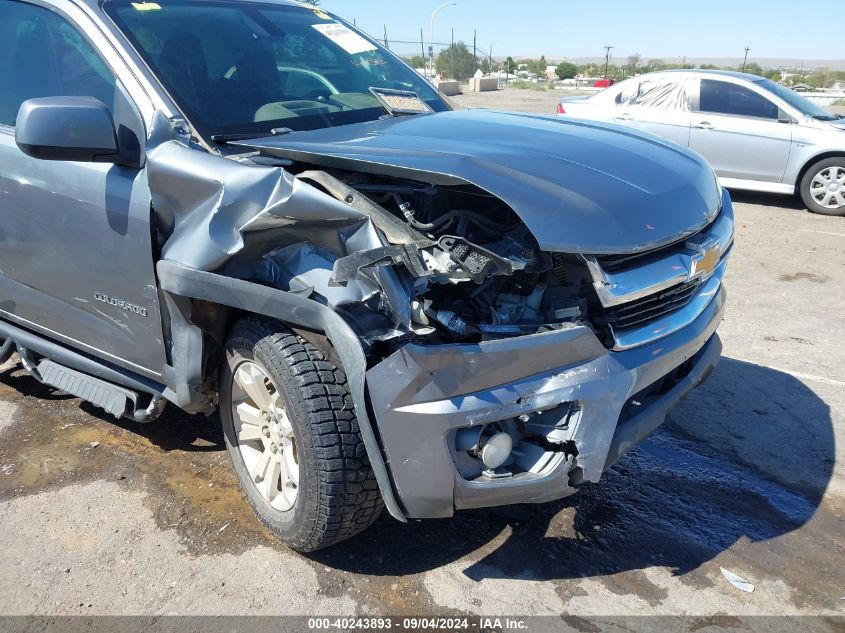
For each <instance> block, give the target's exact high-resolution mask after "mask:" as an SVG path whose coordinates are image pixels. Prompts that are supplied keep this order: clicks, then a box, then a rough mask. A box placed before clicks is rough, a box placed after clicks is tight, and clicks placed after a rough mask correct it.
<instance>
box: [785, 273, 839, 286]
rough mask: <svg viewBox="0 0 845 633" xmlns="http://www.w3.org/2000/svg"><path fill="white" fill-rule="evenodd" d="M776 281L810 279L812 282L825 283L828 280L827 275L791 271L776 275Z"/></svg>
mask: <svg viewBox="0 0 845 633" xmlns="http://www.w3.org/2000/svg"><path fill="white" fill-rule="evenodd" d="M778 281H786V282H792V281H810V282H812V283H814V284H826V283H827V282H829V281H830V277H828V276H827V275H818V274H816V273H792V274H783V275H778Z"/></svg>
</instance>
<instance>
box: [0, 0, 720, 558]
mask: <svg viewBox="0 0 845 633" xmlns="http://www.w3.org/2000/svg"><path fill="white" fill-rule="evenodd" d="M0 63H2V64H3V65H4V68H3V73H4V76H5V77H7V78H8V77H11V76H15V77H17V79H16V80H15V81H14V82H11V83H7V84H6V87H5V88H4V90H3V92H2V93H0V227H2V230H0V295H2V296H0V339H2V340H3V342H2V347H0V360H2V361H4V362H5V361H6V360H8V359H9V358H10V357H11V354H12V353H13V351H15V350H16V351H17V352H18V354H19V356H20V361H21V363H22V364H23V366H24V367H25V368H26V370H28V371H29V372H30V373H31V374H32V375H33V376H34V377H35V378H37V379H38V380H39V381H41V382H42V383H44V384H46V385H49V386H52V387H54V388H56V389H60V390H63V391H66V392H69V393H71V394H75V395H77V396H79V397H81V398H84V399H86V400H88V401H90V402H92V403H94V404H95V405H97V406H99V407H101V408H103V409H104V410H105V411H107V412H108V413H110V414H112V415H114V416H117V417H124V418H128V419H130V420H133V421H134V422H136V423H139V424H140V423H149V422H153V421H154V420H156V418H158V417H159V416H160V415H161V413H162V412H163V410H164V409H165V406H166V405H167V404H168V403H170V404H171V405H173V406H176V407H179V408H181V409H182V410H184V411H187V412H190V413H199V414H207V415H210V414H213V413H214V412H216V411H219V414H220V422H221V423H222V426H223V431H224V435H225V441H226V444H227V446H228V450H229V453H230V455H231V459H232V464H233V467H234V470H235V472H236V473H237V476H238V478H239V480H240V483H241V486H242V488H243V491H244V494H245V496H246V498H247V499H248V501H249V503H250V504H251V505H252V507H253V508H254V509H255V511H256V513H257V514H258V516H259V517H260V518H261V520H262V521H263V522H264V523H265V525H267V527H268V528H269V529H270V530H272V531H273V532H274V533H276V534H278V535H279V536H280V537H281V538H283V539H284V540H285V541H286V542H287V543H288V544H290V546H291V547H293V548H295V549H298V550H301V551H312V550H316V549H319V548H321V547H327V546H329V545H332V544H333V543H336V542H338V541H339V540H342V539H345V538H348V537H351V536H353V535H354V534H356V533H358V532H360V531H361V530H363V529H365V528H366V527H367V526H369V525H370V524H371V523H372V522H373V521H374V520H375V519H376V517H377V516H378V515H379V513H380V512H381V510H382V508H383V507H386V509H387V511H388V512H389V513H390V514H391V515H393V516H394V517H395V518H396V519H398V520H400V521H407V520H408V519H422V518H429V517H447V516H451V515H452V514H453V513H454V512H455V511H456V510H461V509H465V508H478V507H485V506H496V505H502V504H510V503H538V502H543V501H548V500H552V499H557V498H560V497H563V496H565V495H568V494H572V493H574V492H576V491H577V489H578V488H579V487H580V486H582V485H583V484H585V483H586V482H596V481H598V480H599V479H600V477H601V475H602V473H603V472H605V471H606V470H607V469H608V468H609V467H610V466H611V465H613V464H614V463H615V462H616V461H617V460H618V459H619V458H620V457H621V456H622V455H623V454H624V453H625V452H626V451H627V450H629V449H630V448H631V447H632V446H634V445H636V444H637V443H638V442H640V441H642V440H643V439H644V438H645V437H646V436H647V435H648V434H649V433H651V432H652V431H654V430H655V429H656V428H657V427H658V426H659V425H660V424H661V423H662V422H663V420H664V418H665V416H666V412H667V411H668V410H669V409H670V408H671V407H672V406H673V405H674V404H675V403H676V402H677V401H678V400H679V399H680V398H681V397H682V396H683V395H684V394H685V393H687V392H688V391H689V390H690V389H692V388H693V387H695V386H696V385H698V384H700V383H701V382H702V381H703V380H705V379H706V378H707V376H708V375H709V374H710V372H711V371H712V370H713V367H714V366H715V364H716V362H717V359H718V358H719V354H720V349H721V348H720V342H719V339H718V336H717V335H716V333H715V330H716V327H717V326H718V324H719V322H720V320H721V318H722V314H723V310H724V304H725V292H724V289H723V288H722V279H723V276H724V273H725V267H726V265H727V260H728V256H729V253H730V250H731V247H732V244H733V224H734V221H733V211H732V207H731V202H730V198H729V197H728V195H727V194H726V193H725V192H724V191H723V190H722V189H721V188H720V187H719V185H718V183H717V181H716V177H715V175H714V174H713V171H712V170H711V169H710V168H709V167H708V166H707V164H706V163H705V162H704V161H703V160H702V159H701V158H699V157H698V156H697V155H695V154H694V153H692V152H689V151H688V150H686V149H683V148H680V147H677V146H675V145H673V144H669V143H664V142H662V141H660V140H658V139H655V138H653V137H651V136H644V135H641V134H638V133H636V132H634V131H624V130H620V129H618V128H616V127H611V126H606V125H600V124H591V123H583V122H577V121H566V120H555V119H549V118H547V117H536V116H528V115H526V116H521V115H515V114H506V113H496V112H486V111H472V110H462V111H453V110H452V109H451V108H450V106H449V104H448V103H447V102H445V101H444V100H443V99H442V98H441V97H440V96H439V95H438V93H437V92H436V91H435V90H434V89H433V88H432V87H431V86H430V85H429V84H428V83H427V82H426V81H425V80H424V79H423V78H421V77H420V76H419V75H418V74H417V73H415V72H414V71H413V70H412V69H410V68H408V67H407V66H406V65H404V64H403V63H402V62H400V61H399V60H398V59H397V58H396V57H395V56H394V55H392V54H391V53H390V52H389V51H388V50H386V49H384V48H382V47H380V46H379V45H378V44H376V43H375V42H374V41H372V40H371V39H369V38H368V37H366V36H365V35H363V34H362V33H360V32H359V31H357V30H356V29H355V28H354V27H353V26H351V25H349V24H348V23H346V22H344V21H343V20H340V19H339V18H336V17H334V16H332V15H330V14H327V13H325V12H324V11H322V10H320V9H315V8H313V7H306V6H304V5H300V4H297V3H292V2H283V1H275V0H274V1H267V2H258V1H251V0H232V1H228V0H227V1H211V0H157V1H156V2H146V1H141V2H130V1H129V0H106V1H105V2H101V1H100V0H46V1H43V0H37V1H36V0H32V1H30V0H0ZM209 423H216V421H210V422H209ZM174 458H175V457H174Z"/></svg>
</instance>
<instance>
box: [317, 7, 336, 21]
mask: <svg viewBox="0 0 845 633" xmlns="http://www.w3.org/2000/svg"><path fill="white" fill-rule="evenodd" d="M314 15H316V16H317V17H318V18H320V19H321V20H331V19H332V16H330V15H329V14H328V13H326V12H325V11H323V10H322V9H314Z"/></svg>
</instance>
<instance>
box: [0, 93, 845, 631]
mask: <svg viewBox="0 0 845 633" xmlns="http://www.w3.org/2000/svg"><path fill="white" fill-rule="evenodd" d="M517 92H518V93H519V94H513V93H517ZM513 93H512V92H511V91H508V92H507V93H504V94H501V93H500V94H497V95H492V96H485V98H486V103H488V104H489V105H491V106H493V105H495V106H497V107H502V108H507V109H517V108H522V109H534V110H535V111H538V110H537V109H538V108H540V107H545V106H544V103H542V102H541V101H540V100H538V99H540V98H545V99H548V98H549V96H550V95H548V94H543V93H533V92H528V91H524V92H523V91H513ZM552 96H554V95H552ZM478 97H479V95H472V96H470V95H467V96H465V97H462V98H461V101H463V102H466V103H472V104H473V105H479V103H478ZM494 100H496V101H495V102H494ZM547 111H548V110H547ZM734 200H735V208H736V216H737V222H738V224H737V238H736V247H735V249H734V255H733V261H732V264H731V267H730V270H729V273H728V279H727V284H728V287H729V297H730V298H729V304H730V305H729V308H728V311H727V316H726V318H725V321H724V323H723V325H722V328H721V330H720V333H721V336H722V338H723V342H724V356H723V359H722V361H721V363H720V365H719V367H718V369H717V370H716V372H715V374H714V375H713V377H712V378H711V379H710V380H709V381H708V382H707V383H706V384H705V385H703V386H702V387H701V388H699V389H698V390H697V391H695V392H693V394H691V395H690V396H689V397H688V398H687V399H686V400H685V401H683V402H682V404H681V405H679V406H678V407H677V408H676V409H675V410H674V411H673V412H672V414H671V416H670V419H669V421H668V422H667V424H665V425H664V426H663V427H662V429H661V430H660V431H659V432H658V433H657V434H656V435H655V436H653V437H652V438H651V439H650V440H649V441H647V442H646V443H645V444H643V445H642V446H640V447H639V448H637V449H635V450H634V451H632V452H631V453H630V454H629V455H628V456H626V457H625V458H624V459H623V460H622V461H621V462H620V463H619V464H617V466H615V467H614V468H613V469H612V470H611V471H610V472H609V473H608V474H607V475H606V476H605V478H604V479H603V480H602V482H601V483H599V484H597V485H593V486H590V487H588V488H586V489H585V490H583V491H582V492H581V493H579V494H578V495H576V496H573V497H570V498H568V499H565V500H562V501H559V502H555V503H549V504H546V505H542V506H530V507H524V506H518V507H511V508H503V509H495V510H483V511H473V512H464V513H460V514H459V515H458V516H456V517H455V518H453V519H451V520H438V521H424V522H415V523H411V524H409V525H402V524H400V523H398V522H396V521H394V520H393V519H391V518H390V517H389V516H387V515H386V514H385V515H383V516H382V517H381V519H379V521H378V522H377V523H376V525H375V526H374V527H373V528H372V529H371V530H369V531H368V532H366V533H365V534H363V535H361V536H360V537H358V538H356V539H353V540H352V541H349V542H347V543H344V544H342V545H340V546H338V547H336V548H334V549H332V550H329V551H325V552H320V553H317V554H315V555H311V556H301V555H299V554H296V553H294V552H291V551H290V550H288V549H287V548H285V547H284V546H283V545H281V544H279V543H278V542H277V541H275V540H274V539H273V537H271V536H270V535H269V534H268V533H267V532H266V531H265V530H264V529H263V528H262V526H261V525H260V524H259V522H258V521H257V520H256V519H255V518H254V517H253V515H252V514H251V512H250V510H249V508H248V506H247V505H246V503H245V502H244V501H243V500H242V498H241V495H240V493H239V492H238V489H237V486H236V482H235V480H234V477H233V475H232V473H231V471H230V468H229V464H228V457H227V455H226V452H225V450H224V446H223V441H222V437H221V435H220V432H219V429H218V421H217V419H216V418H211V419H208V420H206V419H204V418H198V417H190V416H186V415H184V414H180V413H178V412H176V411H168V412H167V413H166V414H165V415H164V416H163V418H162V419H161V420H160V421H159V422H158V423H157V424H154V425H149V426H139V425H136V424H133V423H129V422H125V421H122V422H115V421H114V420H113V419H110V418H108V417H106V416H104V415H101V414H100V413H99V412H98V410H97V409H95V408H93V407H91V406H89V405H87V404H85V403H81V402H80V401H79V400H77V399H74V398H72V397H69V396H67V395H63V394H61V393H57V392H55V391H53V390H51V389H48V388H45V387H43V386H42V385H40V384H39V383H37V382H36V381H35V380H33V379H32V378H31V377H29V376H28V375H26V373H25V372H24V371H22V370H21V369H20V368H19V366H17V365H15V364H14V363H13V362H10V363H7V364H6V365H5V366H3V367H0V439H2V441H1V442H0V516H2V519H3V527H4V529H3V533H2V537H0V544H2V547H0V613H2V614H84V615H94V614H139V615H141V614H143V615H159V614H191V615H196V614H227V615H238V614H253V615H255V614H314V613H332V614H353V613H357V614H369V615H377V614H432V613H438V614H448V613H467V614H494V613H496V614H507V613H512V614H521V615H526V614H562V613H566V614H570V615H573V616H586V615H620V614H633V615H644V614H678V615H688V616H702V617H705V618H707V617H712V616H731V617H733V616H746V615H754V614H765V615H805V614H813V615H826V616H833V615H840V616H841V615H845V449H843V447H845V343H843V339H842V337H841V332H842V331H843V330H845V310H843V304H842V297H843V290H845V218H830V217H822V216H815V215H811V214H808V213H806V212H805V211H804V210H803V209H802V208H800V206H799V205H798V204H797V203H796V202H795V201H793V200H792V199H788V198H782V197H767V196H755V195H748V194H740V193H736V194H735V196H734ZM722 567H723V568H725V569H727V570H730V571H732V572H734V573H736V574H738V575H739V576H741V577H743V578H744V579H746V580H747V581H749V582H751V583H753V584H754V585H755V591H754V592H753V593H744V592H742V591H739V590H738V589H736V588H735V587H734V586H732V585H731V584H730V583H729V582H728V581H727V580H726V579H725V577H724V576H723V575H722V573H721V571H720V568H722ZM707 621H708V620H704V622H707ZM701 622H702V621H700V620H699V621H694V623H693V624H690V626H689V628H690V629H695V628H699V627H700V625H701ZM817 623H818V622H817ZM841 623H842V621H841V620H837V621H834V620H823V621H822V624H821V629H820V630H835V629H836V627H837V626H841ZM737 626H738V627H739V628H742V626H740V625H737ZM582 630H586V629H582ZM839 630H841V629H839Z"/></svg>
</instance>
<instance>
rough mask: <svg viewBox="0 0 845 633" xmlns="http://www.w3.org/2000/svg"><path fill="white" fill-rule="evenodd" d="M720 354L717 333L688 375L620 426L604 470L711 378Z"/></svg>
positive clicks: (612, 441) (654, 428) (611, 444)
mask: <svg viewBox="0 0 845 633" xmlns="http://www.w3.org/2000/svg"><path fill="white" fill-rule="evenodd" d="M721 354H722V342H721V341H720V339H719V337H718V336H717V335H714V336H713V337H712V338H711V339H710V341H709V342H708V343H707V345H705V347H704V348H703V349H702V350H701V352H700V353H699V358H698V359H697V361H696V363H695V365H694V366H693V368H692V370H691V371H690V373H689V374H687V375H686V376H685V377H684V378H682V379H681V380H679V381H678V383H677V384H676V385H675V386H674V387H672V388H671V389H670V390H669V391H667V392H666V393H665V394H663V395H662V396H660V398H659V399H658V400H656V401H655V402H652V403H650V404H649V406H648V408H647V409H646V410H645V411H643V412H642V413H640V414H638V415H636V416H634V417H633V418H631V419H630V420H626V421H625V422H624V423H622V424H620V425H619V426H617V427H616V431H615V432H614V433H613V439H612V440H611V442H610V449H609V450H608V453H607V461H605V464H604V470H607V469H608V468H610V467H611V466H613V464H615V463H616V462H618V461H619V459H620V458H621V457H622V456H623V455H624V454H625V453H627V452H628V451H629V450H631V449H632V448H634V447H635V446H636V445H637V444H639V443H640V442H642V441H643V440H644V439H646V438H647V437H648V436H649V435H651V434H652V433H654V432H655V431H656V430H657V429H658V428H659V427H660V426H661V425H662V424H663V422H664V421H665V420H666V414H667V413H669V411H670V410H671V409H672V407H674V406H675V405H676V404H677V403H678V401H679V400H680V399H681V398H683V397H684V396H685V395H686V394H687V393H688V392H690V391H692V390H693V389H695V388H696V387H698V386H699V385H700V384H702V383H703V382H704V381H705V380H707V379H708V378H709V377H710V375H711V374H712V373H713V370H714V369H715V368H716V363H717V362H718V360H719V356H721Z"/></svg>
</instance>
